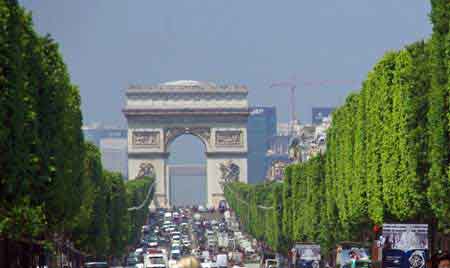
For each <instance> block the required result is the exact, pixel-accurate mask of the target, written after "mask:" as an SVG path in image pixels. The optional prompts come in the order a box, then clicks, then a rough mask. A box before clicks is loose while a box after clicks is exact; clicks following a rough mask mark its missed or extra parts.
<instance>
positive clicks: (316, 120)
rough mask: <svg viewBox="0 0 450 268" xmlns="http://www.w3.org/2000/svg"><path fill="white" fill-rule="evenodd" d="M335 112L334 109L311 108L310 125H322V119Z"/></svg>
mask: <svg viewBox="0 0 450 268" xmlns="http://www.w3.org/2000/svg"><path fill="white" fill-rule="evenodd" d="M334 110H335V108H334V107H313V108H312V123H313V124H314V125H318V124H321V123H322V119H323V118H325V117H328V116H330V115H331V113H332V112H333V111H334Z"/></svg>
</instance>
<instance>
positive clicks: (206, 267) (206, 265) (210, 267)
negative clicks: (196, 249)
mask: <svg viewBox="0 0 450 268" xmlns="http://www.w3.org/2000/svg"><path fill="white" fill-rule="evenodd" d="M200 265H201V267H202V268H217V267H218V266H217V263H215V262H210V261H207V262H202V263H201V264H200Z"/></svg>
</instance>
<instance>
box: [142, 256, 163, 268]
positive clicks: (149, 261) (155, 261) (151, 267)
mask: <svg viewBox="0 0 450 268" xmlns="http://www.w3.org/2000/svg"><path fill="white" fill-rule="evenodd" d="M144 267H145V268H167V260H166V256H165V255H164V254H147V255H145V256H144Z"/></svg>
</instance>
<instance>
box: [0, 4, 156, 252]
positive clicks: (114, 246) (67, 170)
mask: <svg viewBox="0 0 450 268" xmlns="http://www.w3.org/2000/svg"><path fill="white" fill-rule="evenodd" d="M0 28H1V29H0V238H1V239H10V240H15V241H25V240H26V241H30V240H33V241H54V240H55V238H58V239H62V240H70V241H72V242H74V243H75V246H76V247H77V248H78V249H80V250H82V251H84V252H86V253H88V254H93V255H118V254H121V253H123V252H124V248H125V245H127V244H128V243H130V242H133V241H134V240H135V239H136V236H137V232H138V231H139V228H140V225H142V224H143V223H144V221H145V218H146V216H147V210H145V209H144V210H141V211H137V212H136V211H133V212H128V211H127V208H128V207H130V206H133V205H137V204H138V203H140V202H142V201H143V200H144V199H145V196H146V194H147V191H148V187H149V186H150V184H151V183H152V179H150V178H142V179H139V180H136V181H132V182H127V183H124V181H123V178H122V177H121V176H120V175H118V174H115V173H109V172H106V171H103V169H102V166H101V162H100V153H99V151H98V149H97V148H95V146H93V145H92V144H85V142H84V138H83V133H82V131H81V126H82V114H81V110H80V95H79V91H78V89H77V87H76V86H74V85H73V84H72V83H71V81H70V77H69V74H68V71H67V68H66V65H65V64H64V62H63V59H62V57H61V55H60V53H59V50H58V45H57V44H56V43H55V42H54V41H53V40H52V39H51V38H50V36H44V37H42V36H40V35H39V34H37V33H36V32H35V31H34V29H33V24H32V19H31V15H30V14H28V13H27V12H25V10H24V9H23V8H22V7H20V5H19V4H18V3H17V1H13V0H0ZM50 244H51V243H50Z"/></svg>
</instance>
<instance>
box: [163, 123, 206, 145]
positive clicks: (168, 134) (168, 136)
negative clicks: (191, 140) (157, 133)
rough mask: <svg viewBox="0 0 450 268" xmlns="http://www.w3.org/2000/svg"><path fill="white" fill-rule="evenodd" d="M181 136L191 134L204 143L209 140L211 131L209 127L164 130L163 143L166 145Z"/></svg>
mask: <svg viewBox="0 0 450 268" xmlns="http://www.w3.org/2000/svg"><path fill="white" fill-rule="evenodd" d="M183 134H191V135H194V136H198V137H200V138H201V139H203V140H204V141H205V142H206V143H209V142H210V140H211V129H210V128H209V127H192V128H189V127H173V128H167V129H165V143H166V145H168V144H169V143H171V142H172V141H173V140H174V139H175V138H176V137H178V136H181V135H183Z"/></svg>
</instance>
